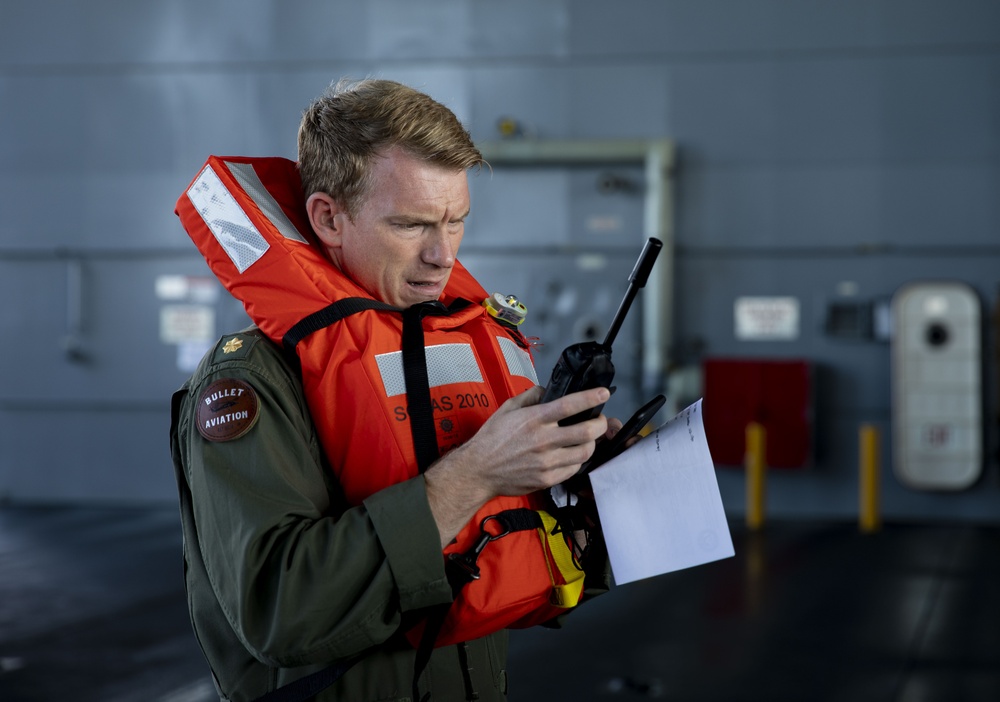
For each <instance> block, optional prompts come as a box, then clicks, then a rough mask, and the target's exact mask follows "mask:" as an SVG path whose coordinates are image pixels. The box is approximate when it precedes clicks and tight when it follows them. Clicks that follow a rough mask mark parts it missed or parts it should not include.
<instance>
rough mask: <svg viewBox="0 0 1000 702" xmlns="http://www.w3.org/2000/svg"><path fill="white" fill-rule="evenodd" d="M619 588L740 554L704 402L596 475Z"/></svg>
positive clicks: (596, 489) (593, 478) (593, 482)
mask: <svg viewBox="0 0 1000 702" xmlns="http://www.w3.org/2000/svg"><path fill="white" fill-rule="evenodd" d="M590 482H591V485H592V486H593V488H594V497H595V498H596V500H597V511H598V513H599V514H600V517H601V526H602V529H603V532H604V538H605V541H606V543H607V545H608V554H609V555H610V557H611V569H612V571H613V572H614V576H615V582H616V583H617V584H622V583H628V582H632V581H635V580H640V579H642V578H649V577H652V576H654V575H660V574H662V573H670V572H672V571H675V570H681V569H682V568H691V567H693V566H697V565H701V564H703V563H709V562H711V561H717V560H719V559H722V558H728V557H730V556H732V555H734V551H733V540H732V536H731V535H730V533H729V523H728V522H727V521H726V513H725V510H724V509H723V506H722V497H721V495H720V494H719V483H718V481H717V480H716V478H715V465H714V464H713V463H712V455H711V453H709V450H708V442H707V440H706V439H705V426H704V423H703V422H702V411H701V400H698V401H697V402H695V403H694V404H692V405H691V406H690V407H688V408H687V409H685V410H684V411H682V412H680V413H679V414H678V415H677V416H676V417H674V418H673V419H671V420H670V421H668V422H667V423H665V424H664V425H663V426H661V427H660V428H659V429H656V430H655V431H653V432H652V433H650V434H649V435H648V436H646V437H644V438H642V439H641V440H640V441H639V442H638V443H637V444H635V445H634V446H632V447H631V448H629V449H628V450H627V451H625V452H624V453H622V454H621V455H620V456H617V457H615V458H613V459H612V460H610V461H608V462H607V463H605V464H604V465H603V466H601V467H599V468H597V469H595V470H594V471H593V472H592V473H591V474H590Z"/></svg>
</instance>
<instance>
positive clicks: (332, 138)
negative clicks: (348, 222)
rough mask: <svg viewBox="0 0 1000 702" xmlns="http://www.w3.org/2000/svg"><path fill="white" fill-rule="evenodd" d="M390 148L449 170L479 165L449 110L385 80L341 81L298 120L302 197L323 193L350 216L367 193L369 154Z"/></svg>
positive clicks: (480, 161) (479, 156) (476, 154)
mask: <svg viewBox="0 0 1000 702" xmlns="http://www.w3.org/2000/svg"><path fill="white" fill-rule="evenodd" d="M391 147H399V148H402V149H403V150H404V151H406V152H407V153H408V154H410V155H411V156H414V157H416V158H419V159H423V160H426V161H428V162H430V163H433V164H437V165H440V166H445V167H450V168H455V169H456V170H466V169H469V168H472V167H480V166H482V165H483V164H484V163H485V161H484V160H483V156H482V154H481V153H480V152H479V149H477V148H476V146H475V144H473V142H472V137H470V136H469V132H468V131H466V129H465V127H463V126H462V124H461V122H459V121H458V118H457V117H456V116H455V114H454V113H453V112H452V111H451V110H449V109H448V108H447V107H445V106H444V105H442V104H441V103H439V102H437V101H436V100H434V99H432V98H430V97H429V96H427V95H425V94H424V93H421V92H419V91H417V90H414V89H413V88H410V87H408V86H406V85H403V84H401V83H396V82H394V81H390V80H380V79H365V80H361V81H349V80H341V81H339V82H338V83H336V84H335V85H332V86H331V87H330V88H329V89H328V90H327V91H326V92H325V93H323V95H321V96H320V97H318V98H317V99H316V100H314V101H313V103H312V104H311V105H310V106H309V107H308V108H307V109H306V111H305V113H304V114H303V116H302V122H301V124H300V125H299V136H298V148H299V173H300V175H301V177H302V186H303V189H304V191H305V196H306V197H309V196H310V195H312V194H313V193H315V192H324V193H326V194H328V195H330V197H332V198H333V199H334V200H336V201H337V202H339V203H340V205H341V206H342V207H343V208H344V209H345V210H346V211H347V213H348V215H349V216H351V217H352V218H353V216H354V215H355V214H356V213H357V210H358V208H360V206H361V205H362V204H363V202H364V199H365V197H366V196H367V194H368V192H369V188H370V186H371V182H370V181H371V171H372V161H373V159H374V158H375V157H377V156H378V155H380V154H381V153H383V152H384V151H386V150H387V149H389V148H391Z"/></svg>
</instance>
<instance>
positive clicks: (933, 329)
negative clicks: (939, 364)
mask: <svg viewBox="0 0 1000 702" xmlns="http://www.w3.org/2000/svg"><path fill="white" fill-rule="evenodd" d="M927 343H928V344H930V345H931V346H944V345H945V344H947V343H948V328H947V327H946V326H945V325H943V324H941V323H940V322H933V323H932V324H930V325H929V326H928V327H927Z"/></svg>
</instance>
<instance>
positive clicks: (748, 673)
mask: <svg viewBox="0 0 1000 702" xmlns="http://www.w3.org/2000/svg"><path fill="white" fill-rule="evenodd" d="M733 540H734V545H735V547H736V557H735V558H731V559H728V560H726V561H721V562H718V563H713V564H709V565H705V566H701V567H699V568H694V569H691V570H688V571H683V572H680V573H674V574H670V575H665V576H660V577H658V578H653V579H650V580H645V581H642V582H638V583H632V584H629V585H624V586H621V587H618V588H615V589H614V590H612V591H611V592H610V593H608V594H607V595H605V596H603V597H601V598H598V599H597V600H594V601H593V602H590V603H587V604H586V605H585V606H583V607H582V608H581V609H580V610H579V611H578V612H577V613H576V614H575V615H574V616H573V617H571V618H570V620H569V621H568V623H567V625H566V627H565V628H564V629H563V630H562V631H552V630H547V629H533V630H529V631H519V632H514V633H513V634H512V638H511V648H512V652H511V659H510V680H511V688H512V689H511V694H510V700H511V702H533V701H534V700H555V701H560V700H571V701H574V702H586V701H587V700H598V701H602V700H607V701H608V702H614V701H615V700H623V701H624V700H640V699H660V700H678V701H682V700H683V701H691V702H694V701H705V702H741V701H747V702H749V701H761V702H779V701H783V700H788V701H789V702H793V701H794V702H798V701H806V700H808V701H810V702H817V701H824V700H829V701H831V702H833V701H839V700H845V701H847V700H850V701H851V702H865V701H868V700H871V701H878V702H925V701H931V700H940V701H942V702H961V701H962V700H969V701H975V702H979V701H982V702H995V701H997V700H1000V527H996V526H989V527H987V526H976V525H915V524H907V525H902V524H890V525H887V526H885V527H884V528H883V529H882V531H881V532H879V533H877V534H874V535H863V534H859V533H858V531H857V528H856V526H855V525H854V524H830V523H806V522H792V523H788V522H775V523H769V524H768V525H767V526H766V527H765V529H764V530H763V531H762V532H759V533H750V532H747V531H746V530H745V529H744V528H743V527H742V525H741V524H738V523H734V524H733ZM181 578H182V576H181V562H180V531H179V526H178V518H177V513H176V510H175V509H174V508H172V507H169V506H166V507H156V508H144V509H138V508H136V509H124V508H92V507H45V508H42V507H4V508H0V700H2V701H3V702H29V701H30V702H35V701H42V700H44V701H48V700H73V701H74V702H90V701H93V702H97V701H100V702H133V701H135V702H138V701H140V700H142V701H143V702H202V701H203V700H210V699H215V697H214V690H213V688H212V685H211V682H210V680H209V678H208V674H207V671H206V668H205V665H204V663H203V662H202V660H201V657H200V654H199V652H198V650H197V646H196V644H195V641H194V637H193V636H192V634H191V629H190V625H189V623H188V618H187V611H186V609H185V602H184V595H183V589H182V582H181Z"/></svg>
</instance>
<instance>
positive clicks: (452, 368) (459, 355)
mask: <svg viewBox="0 0 1000 702" xmlns="http://www.w3.org/2000/svg"><path fill="white" fill-rule="evenodd" d="M426 354H427V380H428V382H429V384H430V386H431V387H432V388H436V387H440V386H441V385H451V384H452V383H481V382H483V373H482V371H481V370H480V369H479V363H478V362H476V355H475V354H474V353H473V352H472V347H471V346H470V345H469V344H438V345H437V346H428V347H427V349H426ZM375 362H376V363H377V364H378V371H379V374H380V375H381V376H382V384H383V385H384V386H385V396H386V397H394V396H395V395H402V394H404V393H405V392H406V379H405V378H404V376H403V352H402V351H394V352H392V353H380V354H378V355H377V356H375Z"/></svg>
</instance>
